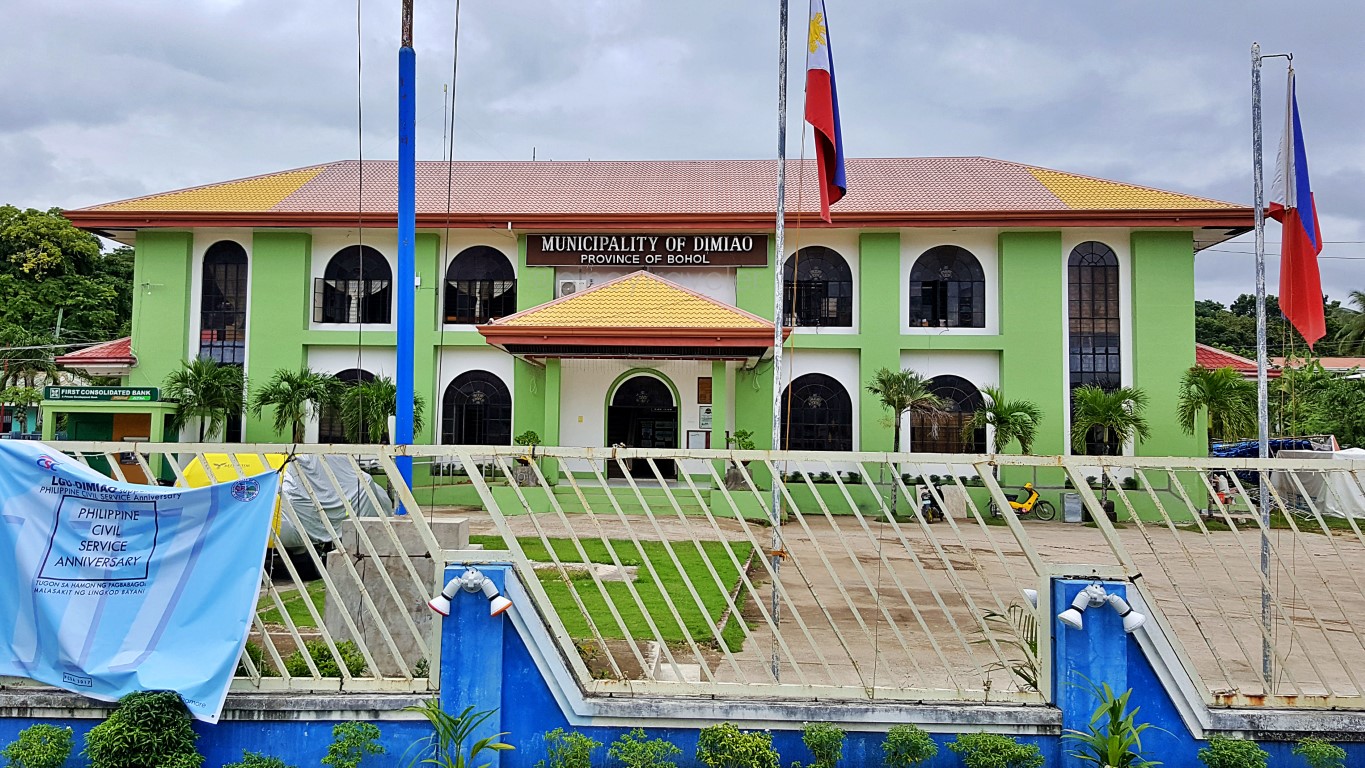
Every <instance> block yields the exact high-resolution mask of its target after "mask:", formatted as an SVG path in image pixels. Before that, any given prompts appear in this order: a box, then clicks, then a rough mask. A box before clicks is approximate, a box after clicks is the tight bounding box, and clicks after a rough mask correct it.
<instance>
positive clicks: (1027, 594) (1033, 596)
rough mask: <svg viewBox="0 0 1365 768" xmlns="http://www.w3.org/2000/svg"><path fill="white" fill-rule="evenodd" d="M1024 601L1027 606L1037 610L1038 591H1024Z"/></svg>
mask: <svg viewBox="0 0 1365 768" xmlns="http://www.w3.org/2000/svg"><path fill="white" fill-rule="evenodd" d="M1024 599H1026V600H1028V604H1029V605H1031V606H1033V607H1034V608H1037V607H1038V590H1036V589H1026V590H1024Z"/></svg>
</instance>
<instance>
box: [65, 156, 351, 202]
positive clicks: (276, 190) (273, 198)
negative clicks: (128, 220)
mask: <svg viewBox="0 0 1365 768" xmlns="http://www.w3.org/2000/svg"><path fill="white" fill-rule="evenodd" d="M324 168H326V166H316V167H314V168H301V169H299V170H296V171H284V172H282V173H272V174H268V175H265V176H257V177H255V178H250V179H242V180H241V181H228V182H224V183H222V184H210V185H208V186H206V187H196V188H194V189H185V190H181V191H179V192H166V193H164V194H160V195H151V196H149V197H138V198H134V199H132V200H124V201H122V202H118V203H109V204H108V205H101V206H98V207H97V208H93V209H91V210H98V211H269V210H271V209H272V208H274V207H275V206H277V205H279V204H280V201H282V200H284V199H285V198H286V197H289V196H290V195H292V194H293V193H294V192H296V191H298V189H299V187H302V186H303V185H304V184H307V183H308V182H310V181H312V180H313V179H314V177H316V176H317V175H318V174H319V173H321V172H322V171H323V170H324Z"/></svg>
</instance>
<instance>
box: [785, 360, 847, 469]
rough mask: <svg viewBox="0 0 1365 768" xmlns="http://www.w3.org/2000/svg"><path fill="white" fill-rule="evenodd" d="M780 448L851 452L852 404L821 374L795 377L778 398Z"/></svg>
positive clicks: (842, 391) (839, 386)
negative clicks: (779, 400) (780, 402)
mask: <svg viewBox="0 0 1365 768" xmlns="http://www.w3.org/2000/svg"><path fill="white" fill-rule="evenodd" d="M782 421H783V424H782V447H783V448H784V449H786V450H792V451H851V450H853V401H852V399H851V398H850V397H849V395H848V390H846V389H844V386H843V385H842V384H840V383H839V382H838V381H836V380H835V379H834V378H832V377H830V376H826V375H825V374H823V373H808V374H806V375H804V376H798V377H796V379H795V380H794V381H792V383H791V386H789V387H787V391H786V393H785V394H784V395H783V397H782Z"/></svg>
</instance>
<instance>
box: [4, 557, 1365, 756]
mask: <svg viewBox="0 0 1365 768" xmlns="http://www.w3.org/2000/svg"><path fill="white" fill-rule="evenodd" d="M461 570H462V569H454V568H452V569H450V570H449V571H448V573H447V576H448V577H454V576H457V575H459V573H460V572H461ZM483 571H484V573H485V574H486V575H488V576H489V577H490V578H491V579H493V581H494V583H495V584H497V585H499V587H501V586H502V585H503V584H504V581H505V579H506V578H507V573H506V570H505V569H503V568H499V567H483ZM1087 583H1088V582H1084V581H1074V580H1058V581H1056V582H1054V586H1053V591H1052V595H1051V598H1052V600H1053V604H1054V605H1055V606H1057V609H1056V610H1060V608H1061V607H1064V606H1066V605H1068V604H1069V603H1070V601H1071V599H1072V598H1073V597H1074V596H1075V595H1076V593H1077V592H1079V591H1080V590H1081V589H1082V588H1083V587H1084V586H1085V585H1086V584H1087ZM1105 586H1106V589H1107V590H1108V591H1109V592H1111V593H1115V592H1117V593H1119V594H1124V592H1125V588H1124V585H1123V584H1113V583H1107V584H1106V585H1105ZM513 610H517V608H513ZM1056 610H1052V611H1051V612H1052V613H1054V614H1055V612H1056ZM1084 621H1085V629H1084V630H1079V631H1078V630H1073V629H1069V628H1067V627H1065V626H1063V625H1062V624H1061V623H1060V622H1057V621H1056V619H1055V618H1053V619H1052V634H1053V649H1052V650H1053V653H1054V661H1055V667H1054V668H1055V670H1056V674H1055V675H1054V689H1053V695H1054V697H1055V698H1054V700H1055V701H1056V702H1057V703H1058V704H1059V705H1061V707H1062V708H1063V723H1064V727H1073V728H1082V727H1084V724H1085V723H1087V722H1088V721H1089V718H1090V715H1091V713H1092V711H1093V710H1094V708H1095V706H1096V705H1097V702H1096V701H1095V700H1094V698H1093V696H1092V695H1091V694H1090V692H1089V689H1088V686H1087V685H1086V683H1085V680H1084V679H1083V678H1082V677H1081V676H1082V675H1083V676H1084V677H1085V678H1089V679H1090V680H1092V681H1094V682H1096V683H1098V682H1100V681H1106V682H1109V683H1110V684H1111V685H1114V686H1117V687H1119V688H1120V690H1122V689H1123V688H1125V687H1128V686H1131V687H1132V689H1133V695H1132V698H1131V704H1132V705H1135V706H1138V707H1140V708H1141V712H1140V715H1139V719H1140V720H1142V721H1145V722H1149V723H1152V724H1153V726H1154V727H1153V728H1152V729H1149V730H1148V731H1147V732H1146V734H1145V739H1144V746H1145V747H1146V751H1147V755H1148V757H1149V758H1152V759H1156V760H1160V761H1162V763H1163V764H1164V765H1165V766H1167V768H1184V767H1186V766H1189V767H1190V768H1199V766H1200V763H1199V761H1198V759H1197V756H1196V755H1197V751H1198V749H1199V748H1200V747H1201V746H1202V744H1201V743H1200V742H1196V741H1195V740H1194V739H1193V738H1191V736H1190V734H1189V733H1188V731H1187V730H1186V729H1185V726H1184V724H1183V722H1182V721H1181V719H1180V716H1179V714H1178V712H1177V710H1176V707H1175V704H1174V702H1173V701H1172V699H1171V697H1170V696H1169V695H1167V692H1166V691H1165V690H1164V688H1163V687H1162V685H1161V683H1160V682H1159V681H1158V678H1157V676H1156V672H1155V670H1154V668H1153V666H1152V665H1151V664H1150V663H1149V662H1148V660H1147V659H1146V657H1145V656H1144V655H1143V653H1142V651H1141V648H1140V647H1139V645H1138V643H1137V642H1136V641H1135V640H1134V639H1133V638H1132V637H1131V636H1129V635H1125V634H1124V633H1123V631H1122V626H1121V623H1120V622H1119V619H1118V617H1117V616H1116V615H1115V614H1114V613H1113V611H1111V610H1109V609H1108V608H1107V607H1105V606H1101V607H1099V608H1095V609H1091V610H1089V611H1087V612H1086V613H1085V617H1084ZM551 655H552V656H554V655H555V653H553V652H552V653H551ZM441 676H442V679H441V687H442V694H441V695H442V700H443V705H444V706H445V707H446V709H447V710H448V711H451V712H459V711H460V710H461V709H463V708H464V707H465V706H468V705H473V706H475V707H476V708H479V709H487V708H495V707H496V708H497V709H498V715H497V717H496V718H495V719H494V720H492V721H490V722H489V723H488V724H487V728H486V731H485V733H484V734H483V735H487V734H488V733H492V732H494V731H507V732H509V735H508V736H506V737H505V740H506V741H508V742H509V743H511V744H513V745H515V747H516V750H515V751H513V752H503V753H501V754H500V755H498V758H499V762H500V765H499V764H498V763H495V765H497V768H531V767H532V766H535V764H536V763H537V762H538V761H540V760H543V759H545V757H546V754H545V742H544V739H543V736H544V734H545V733H547V732H549V731H552V730H554V729H555V728H565V729H566V730H568V729H569V726H568V719H567V717H566V715H565V713H564V712H562V711H561V710H560V708H559V706H558V704H557V703H556V700H555V698H554V696H553V694H552V691H551V688H550V685H549V684H548V683H547V681H546V680H545V679H544V678H543V677H542V676H541V673H540V670H539V669H538V668H537V667H536V665H535V662H534V660H533V657H532V654H531V652H530V650H529V649H528V648H527V646H526V643H525V641H524V640H523V638H522V637H521V635H520V634H519V633H518V632H517V631H516V629H515V628H514V627H513V625H512V623H511V621H510V620H509V619H508V618H507V617H506V616H499V617H490V616H489V615H488V603H487V601H486V600H484V599H483V597H482V595H478V594H473V595H471V594H464V593H462V594H460V595H459V596H458V597H457V599H456V600H455V601H454V602H453V604H452V611H451V616H450V618H449V619H447V620H446V623H445V633H444V637H443V647H442V669H441ZM35 722H51V723H55V724H59V725H71V726H72V727H73V728H74V729H75V730H76V735H77V750H79V749H80V743H81V738H82V737H83V736H84V734H85V733H86V732H87V731H88V730H89V729H90V728H91V727H92V726H94V725H95V723H96V722H97V721H95V720H89V719H84V720H45V721H37V720H31V719H15V718H9V719H0V744H6V743H8V742H10V741H12V740H13V739H14V738H15V737H16V736H17V734H18V732H19V730H20V729H22V728H24V727H27V726H28V725H31V724H33V723H35ZM333 725H335V721H316V722H303V721H267V722H260V721H226V722H223V723H220V724H218V725H207V724H203V723H198V724H196V726H195V729H196V731H197V732H198V733H199V734H200V735H201V738H200V742H199V746H200V750H201V751H202V752H203V753H204V754H205V756H206V757H207V760H206V761H205V764H204V765H205V768H217V767H218V766H221V765H223V764H224V763H229V762H233V761H236V760H239V759H240V758H241V754H242V750H244V749H246V750H250V751H255V752H261V753H264V754H268V755H273V756H277V757H280V758H282V759H284V760H285V761H286V762H287V763H289V764H291V765H297V766H299V767H300V768H305V767H306V766H317V765H319V764H320V761H321V759H322V757H323V756H324V755H325V754H326V750H327V746H328V745H329V744H330V743H331V741H332V735H331V730H332V727H333ZM376 725H378V726H379V728H380V731H381V733H382V734H383V736H382V742H383V744H384V745H385V747H386V748H387V750H388V754H387V755H385V756H383V757H374V758H369V759H368V760H367V761H366V762H365V763H364V764H363V765H364V766H369V767H371V768H380V767H381V766H405V765H408V763H409V759H410V757H411V753H408V759H404V755H405V753H407V751H408V749H409V747H410V746H411V745H412V744H413V742H414V741H417V740H418V739H421V738H423V737H424V736H426V735H427V734H428V733H429V732H430V731H429V727H428V726H427V724H426V722H425V721H424V720H423V721H381V722H377V723H376ZM638 725H640V726H643V727H645V728H647V729H648V730H649V731H650V736H651V737H663V738H666V739H668V740H669V741H671V742H673V743H674V744H675V745H677V746H678V747H679V748H681V749H682V751H683V754H682V755H681V757H680V758H679V759H678V761H677V762H678V764H679V765H680V766H690V765H693V764H695V761H694V755H695V751H696V744H697V736H698V730H697V729H695V728H676V727H675V728H650V722H649V721H647V720H644V719H642V720H641V721H640V722H639V723H638ZM801 725H802V723H800V722H792V723H790V727H789V728H785V729H780V730H775V731H774V732H773V742H774V746H775V747H776V748H777V750H778V751H779V753H780V754H781V764H782V765H783V766H788V765H790V764H791V763H793V762H796V761H800V762H802V763H808V762H809V761H810V760H811V759H812V756H811V755H810V754H809V753H808V751H807V750H806V748H805V746H804V745H803V744H802V743H801V731H800V729H801ZM579 730H581V731H582V732H584V733H586V734H588V735H589V736H591V737H592V738H594V739H596V740H598V741H600V742H602V744H603V746H602V747H601V748H600V749H599V750H598V752H597V753H596V754H595V760H594V764H597V765H608V764H609V761H608V758H607V746H608V745H609V744H610V743H611V742H612V741H614V740H615V739H616V738H618V737H619V736H621V735H622V734H623V733H625V732H626V731H627V730H628V728H625V727H610V728H608V727H591V726H590V727H584V728H581V729H579ZM883 738H884V734H882V733H862V732H852V733H850V734H849V735H848V740H847V742H846V744H845V747H844V763H843V764H844V765H845V766H848V767H849V768H853V767H854V766H875V765H880V764H881V762H882V750H881V745H882V741H883ZM952 738H953V737H952V736H951V735H935V740H936V741H937V742H938V744H939V746H940V751H939V754H938V757H936V758H935V759H934V760H933V761H932V762H931V763H930V764H929V765H930V768H957V767H958V766H960V765H961V761H960V759H959V758H958V757H957V755H956V754H954V753H952V752H950V751H949V750H948V749H947V748H946V744H947V742H948V741H950V740H952ZM1020 741H1024V742H1026V743H1033V744H1037V745H1038V746H1039V747H1040V749H1041V752H1042V754H1043V755H1044V757H1045V759H1046V761H1047V762H1046V765H1047V766H1049V767H1051V766H1064V767H1066V768H1070V767H1071V766H1079V765H1081V764H1082V763H1080V762H1079V761H1078V760H1077V759H1076V758H1074V757H1072V756H1070V755H1069V754H1068V752H1069V751H1070V749H1071V746H1070V745H1069V744H1068V743H1066V742H1064V741H1063V740H1061V739H1060V738H1058V737H1056V736H1042V737H1021V738H1020ZM1293 746H1294V745H1293V743H1292V742H1274V743H1272V742H1265V743H1262V747H1263V748H1264V749H1266V750H1267V751H1268V752H1270V753H1271V760H1270V765H1271V766H1272V767H1273V768H1280V767H1281V766H1283V767H1284V768H1289V767H1291V766H1293V767H1297V766H1302V765H1303V762H1302V760H1301V759H1300V758H1297V757H1294V756H1292V755H1291V754H1290V753H1291V751H1292V749H1293ZM1343 746H1344V747H1345V748H1346V750H1347V752H1348V755H1349V758H1348V762H1347V764H1348V765H1352V766H1356V765H1360V766H1365V744H1348V745H1343ZM480 762H483V761H482V760H481V761H480ZM69 765H71V766H73V768H74V767H75V766H82V765H85V763H84V761H83V760H81V759H79V758H78V757H77V758H74V759H73V760H72V761H71V762H70V763H69Z"/></svg>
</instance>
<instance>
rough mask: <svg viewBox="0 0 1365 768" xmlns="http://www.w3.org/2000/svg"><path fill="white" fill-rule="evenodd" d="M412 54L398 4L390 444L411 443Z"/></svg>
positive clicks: (405, 467) (408, 21)
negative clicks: (395, 327) (395, 264)
mask: <svg viewBox="0 0 1365 768" xmlns="http://www.w3.org/2000/svg"><path fill="white" fill-rule="evenodd" d="M416 81H417V51H416V50H414V49H413V47H412V0H403V45H402V47H401V48H399V49H398V370H397V372H396V376H395V380H396V382H397V388H398V397H397V399H398V403H397V414H396V418H395V419H394V421H395V426H394V432H395V434H394V436H393V441H394V443H395V444H397V445H410V444H411V443H412V431H413V430H412V422H413V333H414V330H415V329H414V327H413V326H414V321H415V315H416V300H417V297H416V289H417V267H416V256H415V254H414V250H413V249H414V245H415V241H416V236H417V197H416V191H417V190H416V177H417V143H416V136H417V107H416V102H417V99H416V90H417V88H416ZM397 464H398V471H399V472H400V473H401V474H402V475H403V481H404V482H406V483H407V485H408V487H409V488H411V487H412V458H411V457H408V456H400V457H399V458H398V461H397Z"/></svg>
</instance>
